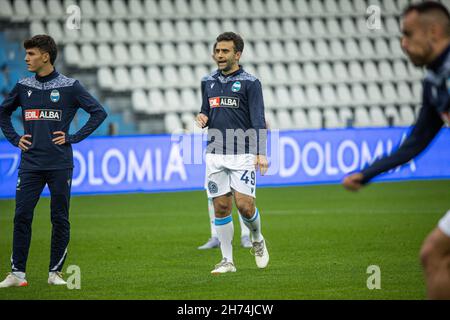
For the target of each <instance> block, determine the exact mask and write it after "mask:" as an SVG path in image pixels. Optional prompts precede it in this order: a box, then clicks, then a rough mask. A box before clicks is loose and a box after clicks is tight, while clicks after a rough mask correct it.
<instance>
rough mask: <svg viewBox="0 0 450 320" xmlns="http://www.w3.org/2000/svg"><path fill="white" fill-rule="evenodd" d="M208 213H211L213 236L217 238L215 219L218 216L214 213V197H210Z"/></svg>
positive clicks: (210, 220)
mask: <svg viewBox="0 0 450 320" xmlns="http://www.w3.org/2000/svg"><path fill="white" fill-rule="evenodd" d="M208 213H209V222H210V224H209V225H210V226H211V238H217V231H216V226H215V225H214V220H215V218H216V216H215V213H214V203H213V199H212V198H208Z"/></svg>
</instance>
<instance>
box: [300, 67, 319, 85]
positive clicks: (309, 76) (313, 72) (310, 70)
mask: <svg viewBox="0 0 450 320" xmlns="http://www.w3.org/2000/svg"><path fill="white" fill-rule="evenodd" d="M303 75H304V76H305V79H306V80H309V81H318V80H319V79H320V76H319V72H318V71H317V67H316V65H315V64H314V63H312V62H306V63H304V64H303Z"/></svg>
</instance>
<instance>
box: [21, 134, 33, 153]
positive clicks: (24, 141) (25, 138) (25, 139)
mask: <svg viewBox="0 0 450 320" xmlns="http://www.w3.org/2000/svg"><path fill="white" fill-rule="evenodd" d="M29 138H30V139H31V135H30V134H24V135H23V136H22V137H20V140H19V144H18V147H19V148H20V150H22V151H25V152H26V151H28V146H31V141H29V140H28V139H29ZM27 145H28V146H27Z"/></svg>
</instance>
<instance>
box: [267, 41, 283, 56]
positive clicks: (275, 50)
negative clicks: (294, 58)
mask: <svg viewBox="0 0 450 320" xmlns="http://www.w3.org/2000/svg"><path fill="white" fill-rule="evenodd" d="M269 50H270V55H271V56H272V57H273V59H274V60H283V59H284V58H285V57H286V54H285V52H284V48H283V46H282V45H281V42H280V41H278V40H273V41H270V42H269Z"/></svg>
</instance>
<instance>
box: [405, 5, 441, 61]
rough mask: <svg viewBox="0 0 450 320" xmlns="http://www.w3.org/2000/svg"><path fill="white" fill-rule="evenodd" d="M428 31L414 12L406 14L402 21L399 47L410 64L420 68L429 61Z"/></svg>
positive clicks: (430, 51)
mask: <svg viewBox="0 0 450 320" xmlns="http://www.w3.org/2000/svg"><path fill="white" fill-rule="evenodd" d="M428 31H429V29H428V28H427V27H426V26H425V25H424V23H423V21H421V18H420V16H419V14H418V13H417V12H416V11H412V12H410V13H408V14H407V15H406V16H405V17H404V18H403V21H402V33H403V35H402V38H401V46H402V49H403V51H404V52H405V53H406V55H407V56H408V57H409V59H410V60H411V62H412V63H413V64H414V65H415V66H417V67H422V66H424V65H426V64H428V63H430V62H431V61H430V60H431V57H432V53H433V48H432V45H431V43H432V42H431V39H430V35H429V34H428V33H429V32H428Z"/></svg>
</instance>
